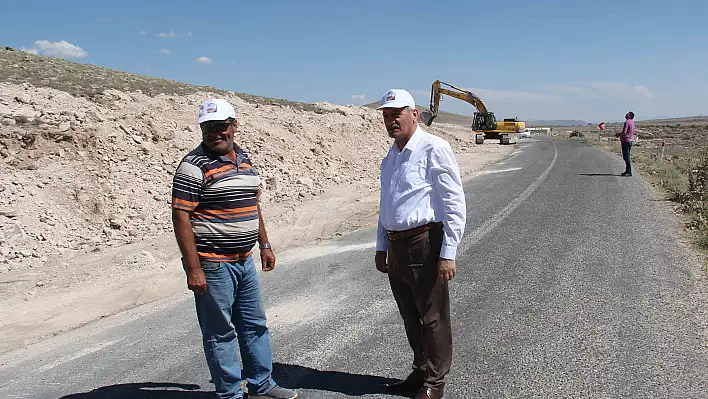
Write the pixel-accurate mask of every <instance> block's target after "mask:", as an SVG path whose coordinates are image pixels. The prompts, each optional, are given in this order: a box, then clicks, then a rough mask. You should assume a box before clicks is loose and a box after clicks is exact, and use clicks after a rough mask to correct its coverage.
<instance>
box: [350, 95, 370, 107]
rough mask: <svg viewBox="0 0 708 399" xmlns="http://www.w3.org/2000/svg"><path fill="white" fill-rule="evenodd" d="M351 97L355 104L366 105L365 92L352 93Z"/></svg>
mask: <svg viewBox="0 0 708 399" xmlns="http://www.w3.org/2000/svg"><path fill="white" fill-rule="evenodd" d="M351 98H352V102H353V103H354V104H355V105H364V104H366V103H367V101H366V96H365V95H363V94H352V96H351Z"/></svg>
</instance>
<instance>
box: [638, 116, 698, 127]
mask: <svg viewBox="0 0 708 399" xmlns="http://www.w3.org/2000/svg"><path fill="white" fill-rule="evenodd" d="M637 122H641V123H654V124H662V125H663V124H667V125H668V124H676V123H682V124H686V125H706V124H708V116H684V117H680V118H662V119H641V120H637Z"/></svg>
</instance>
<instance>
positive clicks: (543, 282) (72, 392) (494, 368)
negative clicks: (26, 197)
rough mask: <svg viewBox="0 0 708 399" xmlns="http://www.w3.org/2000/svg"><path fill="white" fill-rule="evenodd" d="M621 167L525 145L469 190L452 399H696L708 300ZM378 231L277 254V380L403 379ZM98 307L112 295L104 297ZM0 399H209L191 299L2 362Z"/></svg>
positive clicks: (662, 207) (405, 363) (301, 383)
mask: <svg viewBox="0 0 708 399" xmlns="http://www.w3.org/2000/svg"><path fill="white" fill-rule="evenodd" d="M622 170H623V163H622V161H621V160H620V159H619V157H616V156H612V155H609V154H606V153H603V152H601V151H599V150H597V149H594V148H591V147H590V146H587V145H584V144H582V143H579V142H576V141H566V140H559V141H552V140H548V139H525V140H523V141H522V142H521V145H520V148H519V150H518V151H517V152H515V153H514V154H513V155H512V156H510V157H509V158H508V159H506V160H504V161H503V162H500V163H498V164H496V165H494V166H492V167H490V168H488V169H487V170H486V171H485V172H484V173H482V174H479V175H477V176H475V177H474V178H472V179H471V180H469V181H468V182H467V183H466V185H465V187H466V194H467V204H468V228H467V231H466V233H465V236H464V238H463V244H462V246H461V248H460V250H459V252H458V275H457V277H456V278H455V279H454V280H453V282H452V284H451V303H452V305H451V306H452V315H453V323H454V324H453V327H454V360H453V366H452V372H451V374H450V376H449V381H448V386H447V388H446V397H447V398H468V397H475V398H707V397H708V373H707V371H708V349H707V343H708V316H707V312H706V307H708V302H706V298H707V297H708V294H707V291H706V284H705V283H704V282H702V281H699V274H698V272H699V269H700V266H698V265H697V264H696V263H695V261H694V260H693V259H692V258H690V257H689V256H688V255H687V251H686V250H685V249H684V248H683V247H682V246H681V244H680V242H679V240H678V239H677V235H676V233H675V231H676V226H677V224H676V222H675V220H674V219H672V217H671V215H670V212H669V211H668V210H667V209H668V207H667V206H666V204H665V203H662V202H661V201H658V200H657V196H656V195H655V194H653V192H652V190H651V189H650V188H649V186H647V185H646V184H644V183H643V182H642V181H641V180H640V179H638V177H637V176H636V175H635V177H634V178H623V177H619V176H618V174H619V172H621V171H622ZM374 237H375V232H374V231H373V230H371V229H368V230H362V231H359V232H356V233H353V234H350V235H348V236H344V237H341V240H340V241H338V242H336V243H332V244H331V245H329V246H324V247H315V248H303V249H300V250H298V251H292V252H290V253H287V254H281V256H280V258H279V266H278V268H277V269H276V271H274V272H271V273H268V274H263V273H261V274H260V276H261V282H262V286H263V292H264V297H265V301H266V305H267V311H268V315H269V319H270V325H271V330H272V344H273V350H274V361H275V362H276V364H275V365H274V368H275V370H274V376H275V378H276V380H277V381H278V382H279V383H280V384H281V385H283V386H286V387H292V388H297V389H298V390H299V391H300V393H301V397H302V398H328V399H329V398H349V397H361V398H387V397H390V396H388V395H385V394H383V393H381V392H383V391H382V386H383V384H385V383H387V382H390V381H392V379H393V378H401V377H404V376H405V375H406V374H407V373H408V371H409V367H410V361H411V353H410V350H409V348H408V347H407V342H406V339H405V334H404V331H403V326H402V322H401V319H400V317H399V316H398V314H397V311H396V307H395V304H394V301H393V297H392V296H391V293H390V290H389V287H388V284H387V279H386V277H385V275H383V274H381V273H379V272H378V271H376V270H375V268H374V265H373V257H374V241H373V240H374ZM107 295H110V293H107ZM0 381H1V384H0V397H2V398H7V399H10V398H72V399H89V398H91V399H94V398H121V399H123V398H151V399H154V398H165V399H186V398H190V399H202V398H204V399H206V398H211V397H212V396H211V395H212V394H211V393H210V391H211V390H212V389H213V385H212V384H210V383H209V375H208V372H207V368H206V365H205V362H204V358H203V355H202V349H201V346H200V336H199V331H198V328H197V322H196V317H195V314H194V311H193V300H192V297H191V296H190V295H189V293H187V292H186V293H184V294H182V295H179V296H176V297H172V298H169V299H167V300H164V301H161V302H159V303H155V304H151V305H147V306H143V307H141V308H138V309H135V310H132V311H130V312H126V313H124V314H120V315H117V316H114V317H109V318H105V319H103V320H101V321H99V322H96V323H92V324H91V325H88V326H86V327H83V328H81V329H78V330H76V331H73V332H70V333H67V334H65V335H61V336H58V337H55V338H53V339H51V340H48V341H45V342H42V343H39V344H37V345H34V346H31V347H27V348H20V349H18V350H16V351H14V352H11V353H9V354H7V355H5V356H3V357H2V358H0Z"/></svg>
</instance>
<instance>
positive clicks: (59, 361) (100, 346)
mask: <svg viewBox="0 0 708 399" xmlns="http://www.w3.org/2000/svg"><path fill="white" fill-rule="evenodd" d="M120 341H122V339H117V340H115V341H108V342H101V343H100V344H98V345H96V346H93V347H90V348H85V349H82V350H80V351H78V352H76V353H73V354H71V355H69V356H64V357H62V358H59V359H57V360H55V361H53V362H51V363H49V364H45V365H44V366H42V367H40V368H39V370H37V372H45V371H47V370H49V369H53V368H55V367H57V366H61V365H62V364H64V363H68V362H71V361H73V360H76V359H78V358H80V357H84V356H86V355H90V354H92V353H96V352H98V351H100V350H102V349H105V348H107V347H109V346H112V345H115V344H116V343H118V342H120Z"/></svg>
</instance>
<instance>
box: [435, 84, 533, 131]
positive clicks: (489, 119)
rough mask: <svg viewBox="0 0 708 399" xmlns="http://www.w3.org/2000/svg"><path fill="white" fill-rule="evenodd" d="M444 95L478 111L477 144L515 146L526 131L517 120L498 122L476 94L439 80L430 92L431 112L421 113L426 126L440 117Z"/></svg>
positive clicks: (476, 114)
mask: <svg viewBox="0 0 708 399" xmlns="http://www.w3.org/2000/svg"><path fill="white" fill-rule="evenodd" d="M441 85H445V86H447V87H449V89H447V88H443V87H440V86H441ZM443 94H445V95H448V96H450V97H454V98H457V99H458V100H462V101H465V102H468V103H470V104H472V105H473V106H474V107H475V108H476V109H477V112H475V113H474V119H473V122H472V126H471V127H472V130H474V131H475V132H478V133H477V134H476V135H475V142H476V143H477V144H482V143H484V139H485V138H486V139H490V140H495V139H499V143H501V144H513V143H515V142H516V141H517V137H518V133H521V132H523V131H525V130H526V123H524V122H522V121H519V120H518V119H516V118H513V119H504V120H503V121H497V118H496V117H495V116H494V113H493V112H490V111H489V110H487V106H486V105H485V104H484V101H482V99H481V98H479V97H478V96H477V95H476V94H474V93H472V92H471V91H469V90H465V89H460V88H458V87H455V86H453V85H451V84H448V83H445V82H441V81H439V80H436V81H435V82H433V86H432V89H431V91H430V111H423V112H422V113H421V120H422V121H423V123H425V125H426V126H430V124H431V123H433V119H435V117H436V116H438V110H439V108H440V100H441V99H442V95H443Z"/></svg>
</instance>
